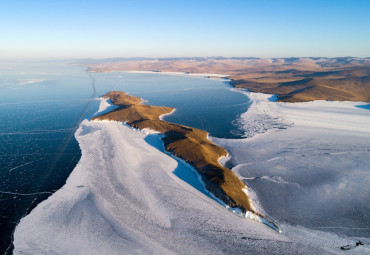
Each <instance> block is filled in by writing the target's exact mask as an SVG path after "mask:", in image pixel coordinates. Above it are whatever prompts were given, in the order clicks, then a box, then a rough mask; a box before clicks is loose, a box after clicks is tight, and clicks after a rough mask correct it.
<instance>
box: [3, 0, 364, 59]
mask: <svg viewBox="0 0 370 255" xmlns="http://www.w3.org/2000/svg"><path fill="white" fill-rule="evenodd" d="M0 33H1V36H0V59H1V58H12V57H15V58H21V57H26V58H36V57H41V58H85V57H94V58H105V57H137V56H139V57H179V56H225V57H231V56H255V57H291V56H297V57H299V56H327V57H334V56H357V57H370V0H353V1H351V0H320V1H316V0H307V1H306V0H286V1H282V0H270V1H263V0H253V1H248V0H224V1H217V0H213V1H206V0H203V1H202V0H194V1H193V0H172V1H170V0H168V1H161V0H152V1H145V0H126V1H125V0H122V1H118V0H117V1H114V0H111V1H110V0H100V1H97V0H90V1H82V0H80V1H79V0H54V1H53V0H44V1H42V0H32V1H31V0H2V1H0Z"/></svg>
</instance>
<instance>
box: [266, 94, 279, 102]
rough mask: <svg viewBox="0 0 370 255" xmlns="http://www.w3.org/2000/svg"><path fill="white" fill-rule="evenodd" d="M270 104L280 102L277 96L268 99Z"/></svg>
mask: <svg viewBox="0 0 370 255" xmlns="http://www.w3.org/2000/svg"><path fill="white" fill-rule="evenodd" d="M268 100H269V102H276V101H277V100H278V96H277V95H272V96H271V97H269V98H268Z"/></svg>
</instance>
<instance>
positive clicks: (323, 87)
mask: <svg viewBox="0 0 370 255" xmlns="http://www.w3.org/2000/svg"><path fill="white" fill-rule="evenodd" d="M85 66H86V67H87V68H88V71H90V72H114V71H125V72H132V73H159V74H169V75H191V76H204V77H207V78H212V77H216V78H222V79H229V80H230V83H231V85H232V86H234V87H235V88H244V89H248V90H249V91H252V92H259V93H265V94H275V95H277V100H278V101H280V102H309V101H315V100H328V101H361V102H368V103H370V59H358V58H333V59H327V58H288V59H227V58H226V59H202V60H189V59H178V60H137V61H121V62H107V63H100V64H91V65H85Z"/></svg>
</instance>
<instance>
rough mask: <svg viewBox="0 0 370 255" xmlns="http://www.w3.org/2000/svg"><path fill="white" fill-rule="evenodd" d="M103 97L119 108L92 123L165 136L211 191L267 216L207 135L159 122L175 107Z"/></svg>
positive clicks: (232, 204) (110, 95) (117, 95)
mask: <svg viewBox="0 0 370 255" xmlns="http://www.w3.org/2000/svg"><path fill="white" fill-rule="evenodd" d="M102 97H103V98H106V99H109V100H110V101H111V102H112V103H113V104H114V105H116V106H118V107H117V108H116V109H115V110H113V111H111V112H108V113H105V114H102V115H99V116H96V117H94V118H92V120H111V121H120V122H125V123H127V124H128V125H130V126H131V127H133V128H136V129H141V130H144V129H150V130H154V131H157V132H159V133H162V134H163V137H162V141H163V143H164V146H165V149H166V150H167V151H169V152H171V153H172V154H173V155H175V156H176V157H179V158H182V159H183V160H185V161H186V162H187V163H189V164H190V165H192V166H193V167H194V168H195V169H196V171H197V172H198V173H199V175H200V176H201V177H202V180H203V182H204V184H205V187H206V189H207V190H208V191H210V192H212V193H213V194H214V195H215V196H216V197H217V198H218V199H220V200H222V201H223V202H224V203H225V204H226V205H228V206H230V207H232V208H239V209H240V210H241V211H242V212H246V211H250V212H253V213H254V214H256V215H258V216H261V217H264V216H263V215H261V214H260V213H258V212H257V211H256V210H255V209H254V208H253V206H252V205H251V202H250V199H249V197H248V196H247V195H246V193H245V192H244V191H243V189H246V187H245V185H244V183H243V182H242V181H241V180H240V179H239V178H238V177H237V176H236V175H235V174H234V173H233V172H232V171H231V170H230V169H228V168H226V167H224V166H222V165H220V163H219V162H218V160H219V158H221V157H223V156H226V155H227V154H228V153H227V151H226V150H225V149H224V148H221V147H219V146H217V145H216V144H214V143H213V142H211V141H210V140H208V133H207V132H205V131H203V130H200V129H196V128H192V127H186V126H183V125H178V124H173V123H169V122H166V121H164V120H161V119H160V116H161V115H163V114H168V113H171V112H172V111H173V110H174V108H170V107H160V106H151V105H145V104H141V101H142V100H141V98H138V97H134V96H131V95H128V94H126V93H124V92H120V91H111V92H109V93H107V94H105V95H103V96H102ZM153 171H154V169H153Z"/></svg>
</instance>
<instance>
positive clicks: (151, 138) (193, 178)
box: [145, 134, 217, 201]
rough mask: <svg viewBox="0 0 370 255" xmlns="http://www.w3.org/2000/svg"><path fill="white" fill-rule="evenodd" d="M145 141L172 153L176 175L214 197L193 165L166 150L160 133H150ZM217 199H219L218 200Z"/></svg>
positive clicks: (162, 150)
mask: <svg viewBox="0 0 370 255" xmlns="http://www.w3.org/2000/svg"><path fill="white" fill-rule="evenodd" d="M145 141H146V142H147V143H148V144H149V145H151V146H153V147H154V148H156V149H157V150H159V151H160V152H163V153H166V154H167V155H170V156H171V157H172V158H173V159H175V160H176V161H177V167H176V169H175V170H174V171H173V174H174V175H176V176H177V177H178V178H180V179H181V180H183V181H184V182H186V183H187V184H189V185H190V186H192V187H194V188H195V189H197V190H198V191H200V192H202V193H203V194H205V195H207V196H209V197H210V198H212V199H213V197H212V196H210V194H209V192H207V191H206V189H205V187H204V184H203V182H202V181H201V180H199V178H200V177H198V175H197V173H195V171H193V170H192V169H191V167H192V166H190V165H188V164H186V163H185V162H183V160H181V159H179V158H177V157H174V156H172V155H171V154H169V153H168V152H167V151H165V149H164V146H163V142H162V140H161V138H160V136H159V135H158V134H149V135H147V136H146V137H145ZM216 201H217V200H216Z"/></svg>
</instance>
